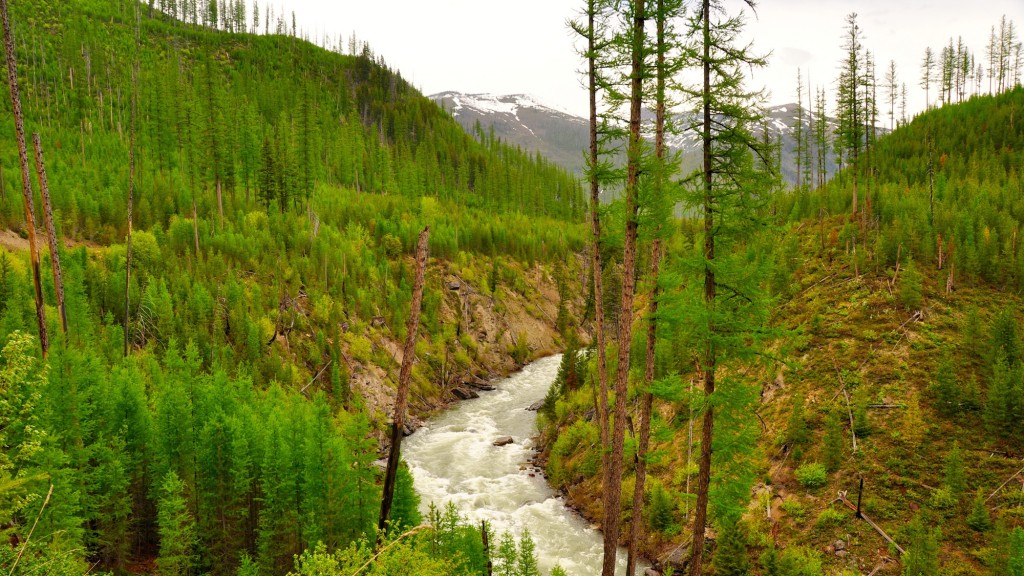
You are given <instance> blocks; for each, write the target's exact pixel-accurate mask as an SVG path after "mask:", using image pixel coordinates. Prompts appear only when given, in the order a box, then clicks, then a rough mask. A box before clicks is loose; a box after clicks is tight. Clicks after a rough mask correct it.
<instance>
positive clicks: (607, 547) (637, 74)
mask: <svg viewBox="0 0 1024 576" xmlns="http://www.w3.org/2000/svg"><path fill="white" fill-rule="evenodd" d="M645 18H646V11H645V8H644V0H635V2H634V4H633V14H632V19H633V23H632V25H631V27H630V31H629V36H630V53H631V59H632V63H631V73H630V103H629V104H630V106H629V152H628V154H627V156H628V159H627V161H626V237H625V239H624V241H623V249H622V268H623V270H622V304H621V307H620V308H619V337H618V340H619V342H618V352H619V354H618V366H616V370H615V422H614V426H613V428H612V453H611V455H610V456H609V462H608V464H609V466H608V468H609V472H608V484H607V485H606V486H605V488H604V563H603V565H602V571H601V574H602V576H615V560H616V552H617V551H618V544H619V524H620V509H621V507H622V503H621V500H622V458H623V444H624V442H625V439H626V396H627V395H628V388H629V353H630V343H631V342H632V340H633V337H632V336H633V292H634V290H635V286H634V284H635V280H636V238H637V224H638V223H637V181H638V179H639V176H640V153H641V147H640V144H641V142H640V111H641V104H642V100H643V70H644V62H643V43H644V20H645Z"/></svg>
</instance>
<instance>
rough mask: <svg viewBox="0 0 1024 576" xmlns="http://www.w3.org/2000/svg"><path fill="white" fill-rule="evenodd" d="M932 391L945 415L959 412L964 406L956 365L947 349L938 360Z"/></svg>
mask: <svg viewBox="0 0 1024 576" xmlns="http://www.w3.org/2000/svg"><path fill="white" fill-rule="evenodd" d="M932 393H933V394H934V395H935V400H936V404H937V406H938V408H939V410H940V411H941V412H942V413H944V414H946V415H947V416H949V415H953V414H958V413H960V412H961V411H962V410H963V409H964V408H965V407H966V404H967V403H966V402H964V401H963V398H962V396H963V392H962V390H961V385H960V383H959V382H958V381H957V372H956V367H955V366H954V364H953V356H952V355H951V354H950V353H949V351H948V350H947V351H946V352H944V353H943V355H942V358H941V359H940V360H939V365H938V367H937V368H936V370H935V377H934V380H933V382H932Z"/></svg>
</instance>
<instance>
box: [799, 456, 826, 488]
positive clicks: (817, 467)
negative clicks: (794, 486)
mask: <svg viewBox="0 0 1024 576" xmlns="http://www.w3.org/2000/svg"><path fill="white" fill-rule="evenodd" d="M794 474H795V475H796V479H797V481H798V482H800V485H801V486H803V487H804V488H820V487H822V486H824V485H825V483H826V482H827V479H828V478H827V476H828V474H827V471H826V470H825V466H824V465H822V464H819V463H817V462H808V463H806V464H801V465H800V466H799V467H798V468H797V469H796V471H795V472H794Z"/></svg>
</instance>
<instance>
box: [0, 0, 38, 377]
mask: <svg viewBox="0 0 1024 576" xmlns="http://www.w3.org/2000/svg"><path fill="white" fill-rule="evenodd" d="M0 20H2V21H3V28H4V53H5V55H6V57H7V81H8V83H9V84H10V87H11V109H12V111H13V113H14V133H15V136H16V137H17V140H18V160H19V161H20V162H21V184H22V193H23V195H24V200H25V228H26V229H27V231H28V249H29V255H30V257H31V259H32V280H33V282H34V283H35V289H36V320H37V321H38V322H39V346H40V348H42V351H43V358H45V357H46V352H47V350H49V348H50V340H49V338H48V337H47V335H46V306H45V304H44V303H43V284H42V278H41V275H40V272H39V248H38V247H37V246H36V216H35V209H34V208H33V200H32V176H31V175H30V173H29V168H28V146H27V145H26V144H25V118H24V116H23V115H22V112H21V95H20V94H19V92H18V66H17V60H16V59H15V57H14V36H13V34H11V21H10V17H9V15H8V9H7V0H0Z"/></svg>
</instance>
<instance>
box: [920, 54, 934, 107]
mask: <svg viewBox="0 0 1024 576" xmlns="http://www.w3.org/2000/svg"><path fill="white" fill-rule="evenodd" d="M933 78H935V52H933V51H932V49H931V46H929V47H927V48H925V49H924V60H923V61H922V62H921V88H924V104H925V108H931V100H930V99H929V96H928V93H929V91H930V90H931V86H932V79H933Z"/></svg>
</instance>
